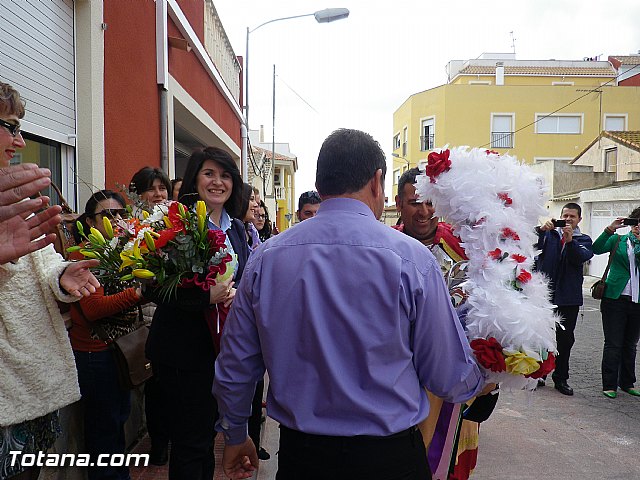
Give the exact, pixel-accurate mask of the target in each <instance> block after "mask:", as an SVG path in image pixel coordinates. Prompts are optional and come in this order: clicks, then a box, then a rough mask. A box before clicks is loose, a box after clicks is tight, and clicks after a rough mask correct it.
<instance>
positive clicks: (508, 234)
mask: <svg viewBox="0 0 640 480" xmlns="http://www.w3.org/2000/svg"><path fill="white" fill-rule="evenodd" d="M502 236H503V237H504V238H511V239H513V240H516V241H518V240H520V237H519V236H518V234H517V233H516V232H514V231H513V230H511V229H510V228H509V227H505V228H503V229H502Z"/></svg>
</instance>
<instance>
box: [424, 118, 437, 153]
mask: <svg viewBox="0 0 640 480" xmlns="http://www.w3.org/2000/svg"><path fill="white" fill-rule="evenodd" d="M435 135H436V130H435V118H433V117H431V118H427V119H426V120H422V122H421V125H420V151H421V152H426V151H428V150H433V146H434V141H435Z"/></svg>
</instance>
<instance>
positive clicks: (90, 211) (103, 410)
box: [69, 190, 142, 480]
mask: <svg viewBox="0 0 640 480" xmlns="http://www.w3.org/2000/svg"><path fill="white" fill-rule="evenodd" d="M125 206H126V204H125V201H124V199H123V198H122V196H121V195H120V194H119V193H116V192H113V191H111V190H100V191H98V192H96V193H94V194H93V195H92V196H91V197H90V198H89V200H88V201H87V204H86V207H85V211H84V214H83V215H81V216H80V218H79V219H78V221H79V222H81V223H82V224H83V228H84V230H85V232H88V231H89V229H90V228H92V227H93V228H96V229H97V230H98V231H100V233H102V235H103V236H107V232H106V229H105V221H110V222H112V223H114V224H115V223H116V222H117V220H119V219H120V218H121V216H124V215H125V212H126V210H125ZM114 227H115V225H114ZM77 255H78V257H79V258H80V257H81V256H82V255H81V254H79V253H78V254H77ZM103 283H104V286H103V287H100V288H99V289H98V290H96V292H95V293H93V294H92V295H90V296H88V297H85V298H83V299H82V300H81V301H80V302H78V303H76V304H73V305H71V320H72V327H71V329H70V330H69V338H70V340H71V347H72V348H73V353H74V355H75V359H76V368H77V370H78V382H79V384H80V393H81V394H82V401H83V403H84V438H85V451H86V453H89V454H90V455H91V461H92V462H96V461H97V459H98V456H99V455H100V454H124V453H125V447H126V445H125V438H124V424H125V422H126V421H127V419H128V418H129V413H130V410H131V392H130V391H129V390H127V389H124V388H122V387H121V386H120V383H119V381H118V372H117V366H116V362H115V359H114V356H113V352H112V351H111V349H110V348H109V346H110V344H111V342H112V341H113V340H114V339H115V338H117V337H119V336H121V335H122V334H125V333H128V332H130V331H132V330H133V329H135V327H136V326H135V324H136V323H139V322H140V321H141V320H142V315H141V310H140V306H139V303H140V300H141V293H140V289H139V288H125V287H124V286H123V285H122V284H110V283H109V282H103ZM88 473H89V480H97V479H118V480H129V478H130V477H129V469H128V467H125V466H121V467H111V466H91V467H89V472H88Z"/></svg>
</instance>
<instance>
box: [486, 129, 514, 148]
mask: <svg viewBox="0 0 640 480" xmlns="http://www.w3.org/2000/svg"><path fill="white" fill-rule="evenodd" d="M513 134H514V132H491V148H513Z"/></svg>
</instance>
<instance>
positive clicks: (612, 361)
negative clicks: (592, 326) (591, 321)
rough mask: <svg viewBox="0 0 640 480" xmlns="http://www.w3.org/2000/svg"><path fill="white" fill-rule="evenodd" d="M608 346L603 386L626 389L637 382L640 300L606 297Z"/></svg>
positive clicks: (604, 321) (604, 314) (604, 313)
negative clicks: (639, 302) (636, 301)
mask: <svg viewBox="0 0 640 480" xmlns="http://www.w3.org/2000/svg"><path fill="white" fill-rule="evenodd" d="M600 311H601V312H602V329H603V330H604V350H603V352H602V389H603V390H617V389H618V387H620V388H622V389H624V390H626V389H629V388H632V387H633V386H634V384H635V383H636V348H637V346H638V338H640V304H638V303H633V302H632V301H631V299H630V298H628V297H622V296H621V297H620V298H619V299H617V300H611V299H609V298H606V297H605V298H603V299H602V303H601V304H600Z"/></svg>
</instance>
